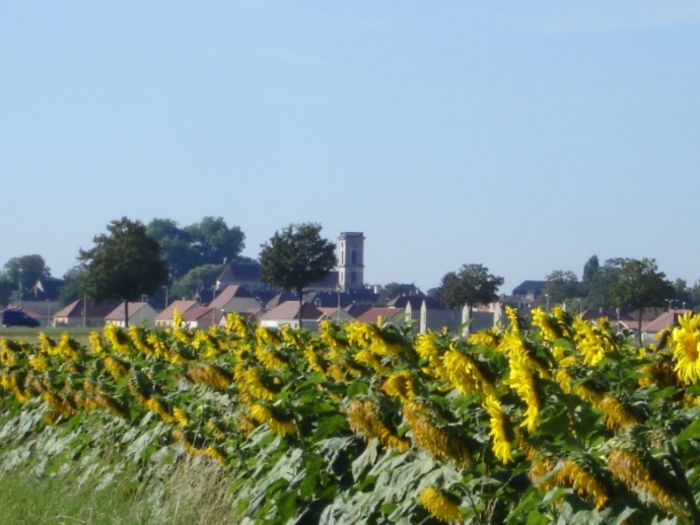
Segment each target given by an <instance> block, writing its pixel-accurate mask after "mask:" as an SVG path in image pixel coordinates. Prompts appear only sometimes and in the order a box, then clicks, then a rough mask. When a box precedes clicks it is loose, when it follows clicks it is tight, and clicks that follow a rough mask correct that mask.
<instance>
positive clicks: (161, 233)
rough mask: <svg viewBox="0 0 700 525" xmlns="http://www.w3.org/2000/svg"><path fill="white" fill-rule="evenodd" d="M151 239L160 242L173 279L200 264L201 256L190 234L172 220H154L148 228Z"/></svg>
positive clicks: (161, 251) (162, 253)
mask: <svg viewBox="0 0 700 525" xmlns="http://www.w3.org/2000/svg"><path fill="white" fill-rule="evenodd" d="M146 231H147V232H148V235H149V237H151V238H152V239H155V240H156V241H158V244H159V245H160V253H161V256H162V257H163V259H165V261H166V262H167V263H168V270H169V271H170V274H171V276H173V278H177V277H181V276H183V275H185V274H186V273H187V272H188V271H190V270H191V269H192V268H194V267H195V266H197V265H198V264H200V260H199V255H198V253H197V251H196V250H195V249H194V247H193V246H192V239H191V236H190V234H189V233H188V232H186V231H185V230H184V229H182V228H180V227H179V226H178V225H177V223H176V222H175V221H174V220H172V219H158V218H156V219H153V220H152V221H151V222H149V223H148V225H147V226H146Z"/></svg>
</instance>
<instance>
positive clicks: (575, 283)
mask: <svg viewBox="0 0 700 525" xmlns="http://www.w3.org/2000/svg"><path fill="white" fill-rule="evenodd" d="M545 280H546V281H547V284H546V285H545V287H544V293H545V294H547V295H548V296H549V302H550V304H552V305H554V304H560V303H563V302H565V301H567V300H571V299H575V298H577V297H580V296H581V295H582V290H581V283H580V282H579V280H578V277H576V274H575V273H574V272H572V271H565V270H554V271H553V272H551V273H550V274H549V275H547V276H546V277H545Z"/></svg>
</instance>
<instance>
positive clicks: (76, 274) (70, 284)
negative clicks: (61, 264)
mask: <svg viewBox="0 0 700 525" xmlns="http://www.w3.org/2000/svg"><path fill="white" fill-rule="evenodd" d="M63 281H64V282H63V286H62V287H61V291H60V292H59V294H58V301H59V302H60V303H61V304H63V305H66V304H69V303H72V302H73V301H76V300H78V299H80V298H81V297H82V296H83V295H84V294H85V293H87V283H86V282H85V267H84V266H83V265H81V264H78V265H76V266H74V267H73V268H71V269H70V270H68V271H67V272H66V273H65V274H63Z"/></svg>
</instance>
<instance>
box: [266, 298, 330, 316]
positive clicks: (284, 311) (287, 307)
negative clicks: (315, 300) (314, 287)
mask: <svg viewBox="0 0 700 525" xmlns="http://www.w3.org/2000/svg"><path fill="white" fill-rule="evenodd" d="M322 315H323V312H321V310H319V309H318V308H316V307H315V306H314V305H312V304H309V303H303V306H302V309H301V318H302V319H306V320H313V321H315V320H317V319H318V318H319V317H321V316H322ZM298 318H299V301H285V302H283V303H282V304H280V305H279V306H278V307H276V308H273V309H272V310H270V311H269V312H265V313H264V314H263V315H262V316H261V317H260V319H261V320H264V321H267V320H277V319H282V320H287V319H288V320H293V319H298Z"/></svg>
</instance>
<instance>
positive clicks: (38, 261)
mask: <svg viewBox="0 0 700 525" xmlns="http://www.w3.org/2000/svg"><path fill="white" fill-rule="evenodd" d="M50 275H51V271H50V270H49V268H48V266H46V263H45V262H44V258H43V257H42V256H41V255H36V254H34V255H22V256H21V257H13V258H12V259H10V260H9V261H7V262H6V263H5V279H6V280H7V281H9V282H11V283H13V284H14V287H15V290H16V292H17V296H18V298H19V299H21V297H19V296H20V295H21V294H22V292H23V291H24V292H29V291H30V290H31V289H32V288H33V287H34V285H35V284H36V282H37V281H38V280H39V279H41V278H42V277H49V276H50Z"/></svg>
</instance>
